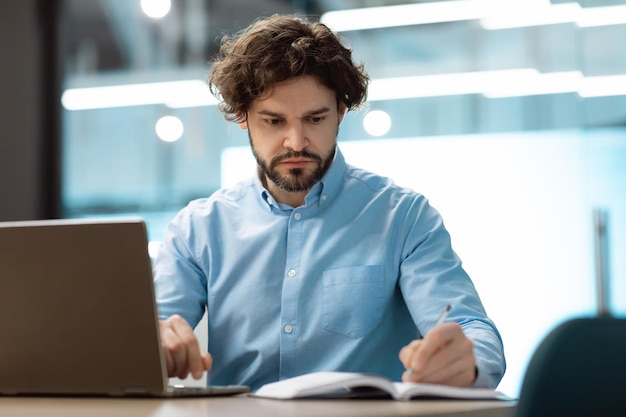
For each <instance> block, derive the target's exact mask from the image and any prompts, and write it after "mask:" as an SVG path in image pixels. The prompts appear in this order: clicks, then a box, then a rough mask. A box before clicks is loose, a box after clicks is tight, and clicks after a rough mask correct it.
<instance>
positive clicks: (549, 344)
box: [515, 317, 626, 417]
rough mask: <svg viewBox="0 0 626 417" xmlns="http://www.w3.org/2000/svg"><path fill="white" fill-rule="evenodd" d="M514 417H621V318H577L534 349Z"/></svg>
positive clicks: (625, 412)
mask: <svg viewBox="0 0 626 417" xmlns="http://www.w3.org/2000/svg"><path fill="white" fill-rule="evenodd" d="M515 416H516V417H543V416H546V417H548V416H549V417H625V416H626V319H617V318H611V317H597V318H578V319H572V320H569V321H566V322H564V323H562V324H560V325H559V326H557V327H556V328H555V329H553V330H552V331H551V332H550V333H549V334H548V335H547V337H546V338H545V339H544V340H543V341H542V342H541V343H540V344H539V346H538V347H537V349H536V351H535V352H534V354H533V356H532V358H531V360H530V363H529V365H528V368H527V370H526V374H525V376H524V380H523V382H522V387H521V389H520V395H519V400H518V405H517V409H516V414H515Z"/></svg>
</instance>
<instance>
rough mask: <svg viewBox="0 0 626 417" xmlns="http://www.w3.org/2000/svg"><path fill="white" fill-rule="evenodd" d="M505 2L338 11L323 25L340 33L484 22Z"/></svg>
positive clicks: (464, 0)
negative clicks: (449, 23) (479, 20)
mask: <svg viewBox="0 0 626 417" xmlns="http://www.w3.org/2000/svg"><path fill="white" fill-rule="evenodd" d="M499 1H502V0H450V1H442V2H433V3H419V4H404V5H397V6H383V7H366V8H362V9H348V10H336V11H331V12H326V13H324V14H322V16H321V18H320V21H321V22H322V23H324V24H325V25H327V26H328V27H330V28H331V29H333V30H334V31H337V32H346V31H350V30H362V29H376V28H387V27H395V26H408V25H422V24H428V23H440V22H453V21H460V20H472V19H480V18H482V17H485V16H486V15H488V14H490V13H491V10H493V7H494V6H496V5H497V4H498V2H499Z"/></svg>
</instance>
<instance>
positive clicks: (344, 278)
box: [322, 265, 385, 339]
mask: <svg viewBox="0 0 626 417" xmlns="http://www.w3.org/2000/svg"><path fill="white" fill-rule="evenodd" d="M384 287H385V281H384V270H383V267H382V265H365V266H355V267H349V268H339V269H332V270H328V271H324V273H323V275H322V327H323V328H324V329H326V330H329V331H331V332H335V333H339V334H342V335H345V336H348V337H350V338H352V339H358V338H360V337H362V336H364V335H365V334H367V333H368V332H369V331H371V330H372V329H373V328H374V327H376V325H378V323H379V322H380V320H381V317H382V315H383V304H384V299H385V294H384V290H385V288H384Z"/></svg>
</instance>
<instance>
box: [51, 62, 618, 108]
mask: <svg viewBox="0 0 626 417" xmlns="http://www.w3.org/2000/svg"><path fill="white" fill-rule="evenodd" d="M559 93H578V94H579V95H580V96H581V97H603V96H616V95H626V75H609V76H595V77H583V76H582V74H581V73H580V72H579V71H566V72H552V73H540V72H539V71H537V70H536V69H533V68H522V69H512V70H500V71H476V72H464V73H453V74H437V75H420V76H411V77H397V78H380V79H375V80H372V82H371V84H370V88H369V93H368V97H367V98H368V101H383V100H399V99H407V98H420V97H439V96H449V95H464V94H482V95H484V96H486V97H489V98H501V97H522V96H530V95H542V94H559ZM61 100H62V104H63V106H64V107H65V108H66V109H68V110H89V109H103V108H114V107H128V106H139V105H150V104H164V105H166V106H168V107H170V108H185V107H196V106H210V105H215V104H217V102H218V101H217V99H216V98H215V97H213V95H211V94H209V93H208V92H207V91H206V84H205V83H204V82H203V81H200V80H195V81H171V82H165V83H151V84H129V85H117V86H110V87H92V88H74V89H69V90H66V91H65V93H63V96H62V99H61Z"/></svg>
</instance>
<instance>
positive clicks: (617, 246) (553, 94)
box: [0, 0, 626, 396]
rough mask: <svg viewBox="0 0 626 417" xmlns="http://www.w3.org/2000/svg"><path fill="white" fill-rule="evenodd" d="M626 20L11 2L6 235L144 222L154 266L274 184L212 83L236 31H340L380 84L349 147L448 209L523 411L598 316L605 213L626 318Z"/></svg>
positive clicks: (452, 1)
mask: <svg viewBox="0 0 626 417" xmlns="http://www.w3.org/2000/svg"><path fill="white" fill-rule="evenodd" d="M623 3H624V2H623V1H618V0H584V1H578V2H575V1H557V0H552V1H551V2H550V1H547V0H495V1H494V0H447V1H408V0H404V1H401V0H362V1H359V0H346V1H334V0H333V1H331V0H172V1H171V3H170V2H169V1H165V0H54V1H52V0H50V1H46V0H41V1H37V0H29V1H25V2H3V3H2V5H1V6H0V16H1V17H0V21H1V22H2V23H3V26H4V27H3V29H2V30H3V35H2V37H1V38H2V39H1V40H0V42H1V45H2V49H3V51H4V54H5V57H6V58H5V60H4V63H3V69H2V70H1V71H2V73H1V74H0V75H1V77H0V78H1V81H0V82H2V87H3V88H2V90H3V99H2V100H0V102H1V104H0V110H1V111H2V113H1V115H0V118H1V120H2V121H3V124H4V125H5V135H6V136H5V137H4V138H3V139H2V140H1V141H0V173H1V174H2V175H1V178H0V191H2V197H0V198H1V203H0V220H14V219H30V218H46V217H111V216H141V217H143V218H144V219H145V220H146V222H147V224H148V228H149V238H150V240H151V241H152V245H151V251H152V252H151V253H152V254H154V253H155V251H156V248H157V246H158V242H159V240H160V239H162V237H163V235H164V232H165V227H166V224H167V222H168V221H169V220H170V219H171V218H172V216H173V215H174V214H175V213H176V211H178V210H179V209H180V208H182V207H183V206H184V205H185V204H186V203H187V202H188V201H189V200H191V199H193V198H197V197H204V196H208V195H210V194H211V193H212V192H213V191H215V190H216V189H217V188H219V187H221V186H223V185H228V184H232V182H234V181H236V180H237V179H239V178H241V177H242V176H247V175H249V174H251V173H252V172H254V161H253V159H252V157H251V154H250V152H249V150H248V142H247V136H246V133H245V132H244V131H241V130H240V129H239V127H238V126H237V125H235V124H230V123H228V122H226V121H225V120H224V119H223V117H222V116H221V114H220V113H219V112H218V110H217V107H216V105H215V103H216V102H215V99H214V97H212V96H211V95H210V93H209V91H208V89H207V88H206V85H205V83H204V81H205V79H206V75H207V73H208V69H209V61H210V59H211V57H213V56H214V55H215V54H216V53H217V50H218V46H219V39H220V37H221V36H222V34H224V33H233V32H235V31H237V30H239V29H242V28H243V27H245V26H247V25H248V24H249V23H251V22H252V21H253V20H254V19H256V18H257V17H260V16H268V15H271V14H273V13H298V14H301V15H308V16H312V17H313V18H316V19H321V20H322V21H323V22H325V23H326V24H328V25H329V26H330V27H331V28H333V29H335V30H337V31H339V32H340V33H341V35H342V36H343V37H344V39H345V42H346V44H348V45H350V46H351V47H352V48H353V50H354V56H355V59H356V60H358V61H362V62H364V63H365V65H366V67H367V69H368V72H369V74H370V76H371V78H372V80H373V81H372V84H371V88H370V95H369V100H368V103H367V106H366V107H365V108H363V109H362V110H361V111H359V112H354V113H352V114H350V115H349V116H348V117H347V118H346V119H345V121H344V123H343V124H342V127H341V131H340V134H339V146H340V147H341V148H342V150H343V151H344V153H345V155H346V159H347V160H348V162H351V163H354V164H355V165H359V166H362V167H364V168H368V169H371V170H373V171H376V172H379V173H381V174H385V175H389V176H391V177H393V178H394V179H395V181H396V182H397V183H398V184H401V185H404V186H408V187H411V188H414V189H415V190H417V191H419V192H421V193H423V194H425V195H426V196H427V197H428V198H429V199H430V200H431V203H432V204H433V205H434V206H435V207H436V208H437V209H439V211H440V212H441V213H442V215H443V217H444V220H445V222H446V225H447V227H448V229H449V230H450V232H451V235H452V239H453V246H454V248H455V250H456V251H457V252H458V253H459V255H460V256H461V257H462V259H463V260H464V264H465V267H466V269H467V270H468V272H469V273H470V275H471V276H472V278H473V279H474V282H475V284H476V286H477V288H478V290H479V292H480V294H481V296H482V298H483V302H484V304H485V306H486V308H487V311H488V313H489V314H490V315H491V316H492V317H493V319H494V320H495V321H496V323H497V324H498V325H499V327H500V329H501V332H502V336H503V339H504V344H505V349H506V353H507V359H508V370H507V373H506V375H505V377H504V379H503V381H502V383H501V384H500V387H499V389H500V390H502V391H504V392H506V393H508V394H510V395H514V396H515V395H517V394H518V392H519V388H520V384H521V381H522V378H523V375H524V372H525V368H526V365H527V362H528V360H529V358H530V355H531V354H532V352H533V351H534V349H535V347H536V346H537V344H538V343H539V341H540V340H541V338H542V337H543V336H545V334H546V333H547V332H548V331H549V330H550V329H552V328H553V327H554V326H556V325H557V324H558V323H560V322H562V321H563V320H566V319H568V318H572V317H579V316H589V315H593V314H595V313H596V310H597V307H598V306H597V301H596V287H595V283H594V275H595V267H596V265H595V259H594V237H593V216H592V213H593V210H594V209H601V210H603V211H604V212H605V213H607V216H608V219H609V229H608V230H609V236H608V242H609V249H610V250H609V257H608V259H607V260H608V262H607V263H608V269H607V270H608V275H609V278H610V284H611V286H610V297H609V307H610V308H611V310H612V312H613V313H614V314H615V315H618V316H624V315H626V256H624V253H626V42H625V41H626V5H624V4H623ZM6 126H8V127H6ZM203 337H206V335H203Z"/></svg>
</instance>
